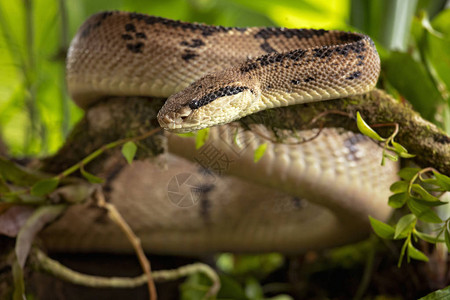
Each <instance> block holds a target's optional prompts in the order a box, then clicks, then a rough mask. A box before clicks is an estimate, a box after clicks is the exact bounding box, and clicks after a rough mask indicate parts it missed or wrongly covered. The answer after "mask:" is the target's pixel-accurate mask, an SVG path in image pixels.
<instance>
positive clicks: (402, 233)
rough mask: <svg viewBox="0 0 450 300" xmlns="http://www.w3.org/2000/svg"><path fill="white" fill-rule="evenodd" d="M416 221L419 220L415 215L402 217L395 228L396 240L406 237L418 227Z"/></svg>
mask: <svg viewBox="0 0 450 300" xmlns="http://www.w3.org/2000/svg"><path fill="white" fill-rule="evenodd" d="M416 220H417V218H416V216H415V215H413V214H408V215H405V216H403V217H401V218H400V220H398V222H397V225H396V226H395V234H394V239H399V238H403V237H406V236H407V235H408V233H409V232H410V231H411V230H412V229H413V228H414V226H415V225H416Z"/></svg>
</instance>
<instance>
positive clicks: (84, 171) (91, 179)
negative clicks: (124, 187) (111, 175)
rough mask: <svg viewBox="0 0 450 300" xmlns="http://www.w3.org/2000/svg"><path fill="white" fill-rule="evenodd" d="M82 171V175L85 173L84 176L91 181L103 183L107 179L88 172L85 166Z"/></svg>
mask: <svg viewBox="0 0 450 300" xmlns="http://www.w3.org/2000/svg"><path fill="white" fill-rule="evenodd" d="M127 160H128V159H127ZM80 171H81V175H83V177H84V178H86V179H87V180H88V181H89V182H90V183H103V182H104V181H105V180H104V179H103V178H100V177H97V176H95V175H94V174H91V173H89V172H87V171H86V170H85V169H84V167H81V168H80Z"/></svg>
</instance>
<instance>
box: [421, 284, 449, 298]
mask: <svg viewBox="0 0 450 300" xmlns="http://www.w3.org/2000/svg"><path fill="white" fill-rule="evenodd" d="M449 298H450V286H448V287H446V288H444V289H441V290H437V291H435V292H433V293H430V294H428V295H426V296H425V297H422V298H420V299H419V300H445V299H449Z"/></svg>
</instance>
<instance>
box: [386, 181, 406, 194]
mask: <svg viewBox="0 0 450 300" xmlns="http://www.w3.org/2000/svg"><path fill="white" fill-rule="evenodd" d="M389 189H390V190H391V192H393V193H396V194H397V193H403V192H406V191H407V190H408V182H406V181H397V182H394V183H393V184H391V186H390V187H389Z"/></svg>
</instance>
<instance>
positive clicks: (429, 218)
mask: <svg viewBox="0 0 450 300" xmlns="http://www.w3.org/2000/svg"><path fill="white" fill-rule="evenodd" d="M406 203H407V204H408V208H409V209H410V210H411V212H412V213H413V214H414V215H416V216H417V218H419V219H420V220H422V221H424V222H429V223H442V220H441V218H439V216H438V215H437V214H436V213H435V212H434V211H433V210H432V209H431V208H430V207H428V206H427V205H424V204H421V203H419V202H417V201H416V200H415V199H414V198H409V199H408V201H407V202H406Z"/></svg>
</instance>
